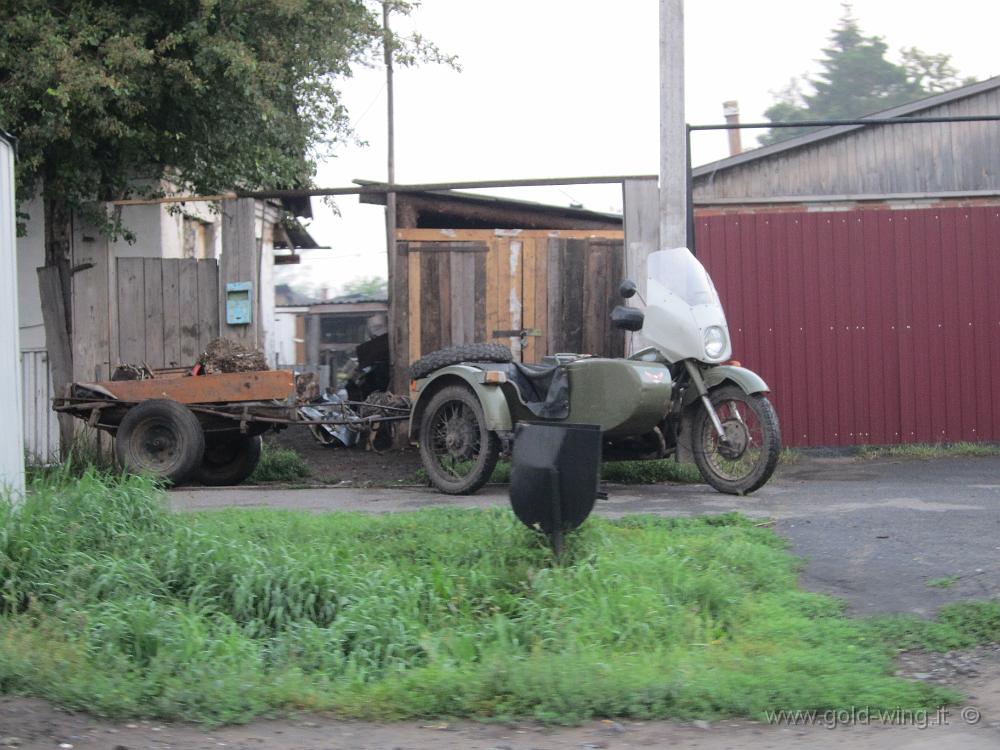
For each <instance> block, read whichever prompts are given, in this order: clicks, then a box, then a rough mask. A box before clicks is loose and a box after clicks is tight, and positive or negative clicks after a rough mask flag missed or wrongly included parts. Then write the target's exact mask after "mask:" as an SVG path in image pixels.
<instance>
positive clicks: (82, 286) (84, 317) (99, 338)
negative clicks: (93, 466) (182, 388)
mask: <svg viewBox="0 0 1000 750" xmlns="http://www.w3.org/2000/svg"><path fill="white" fill-rule="evenodd" d="M70 258H71V263H72V267H73V269H74V272H73V274H72V277H71V283H72V289H73V318H72V320H73V328H72V347H73V380H74V381H76V382H81V381H83V382H87V381H92V380H107V379H108V378H110V377H111V370H112V368H113V367H114V365H115V364H117V363H113V362H112V361H111V335H112V334H111V331H112V321H111V310H112V301H111V279H112V276H113V269H112V267H113V265H114V264H113V261H112V250H111V242H110V241H109V239H108V237H107V235H106V234H104V233H103V232H102V230H101V228H100V227H98V226H95V225H92V224H88V223H87V222H85V221H84V220H83V219H82V218H81V217H80V216H79V215H77V216H76V217H74V221H73V233H72V242H71V246H70ZM136 314H137V315H142V314H143V311H140V310H137V311H136ZM115 327H116V328H117V326H115ZM115 348H116V349H117V347H115ZM74 427H75V432H74V437H73V442H74V444H79V443H80V441H81V440H82V441H83V443H84V445H86V446H89V448H90V449H93V450H95V451H96V453H97V456H98V457H103V456H109V455H110V450H111V440H110V438H109V437H107V436H106V435H104V434H103V433H99V432H98V431H97V430H94V429H92V428H89V427H87V426H85V425H83V424H82V423H80V422H77V423H76V424H75V425H74Z"/></svg>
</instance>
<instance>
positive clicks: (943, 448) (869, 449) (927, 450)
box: [857, 443, 1000, 461]
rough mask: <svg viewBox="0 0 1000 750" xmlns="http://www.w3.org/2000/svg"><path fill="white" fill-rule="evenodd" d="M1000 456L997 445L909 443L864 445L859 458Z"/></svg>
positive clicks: (926, 458) (999, 449)
mask: <svg viewBox="0 0 1000 750" xmlns="http://www.w3.org/2000/svg"><path fill="white" fill-rule="evenodd" d="M998 455H1000V445H998V444H996V443H933V444H928V443H907V444H903V445H862V446H859V448H858V452H857V456H858V458H859V459H861V460H865V461H869V460H872V459H876V458H915V459H923V460H929V459H934V458H956V457H967V456H971V457H980V456H998Z"/></svg>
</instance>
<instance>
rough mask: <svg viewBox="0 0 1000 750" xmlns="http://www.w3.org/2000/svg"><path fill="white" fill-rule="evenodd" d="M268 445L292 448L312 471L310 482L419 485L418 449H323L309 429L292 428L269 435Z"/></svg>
mask: <svg viewBox="0 0 1000 750" xmlns="http://www.w3.org/2000/svg"><path fill="white" fill-rule="evenodd" d="M264 441H265V443H268V444H270V445H277V446H281V447H283V448H292V449H293V450H295V451H296V452H297V453H298V454H299V455H301V456H302V458H304V459H305V460H306V463H308V464H309V467H310V468H311V469H312V476H311V477H310V478H309V479H310V481H314V482H317V483H319V484H344V485H351V486H355V487H368V486H372V485H377V486H379V487H384V486H392V485H413V484H416V483H417V479H416V474H417V469H419V468H420V452H419V451H418V450H417V449H416V448H406V449H404V450H392V451H386V452H385V453H375V452H374V451H367V450H365V449H364V448H361V447H355V448H332V447H330V446H328V445H322V444H321V443H320V442H319V441H317V440H316V438H314V437H313V436H312V433H311V432H310V431H309V429H308V428H306V427H289V428H288V429H286V430H282V431H281V432H269V433H267V434H266V435H265V436H264Z"/></svg>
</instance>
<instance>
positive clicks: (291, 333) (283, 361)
mask: <svg viewBox="0 0 1000 750" xmlns="http://www.w3.org/2000/svg"><path fill="white" fill-rule="evenodd" d="M308 309H309V308H308V307H276V308H275V309H274V350H273V351H271V352H268V359H269V360H270V363H271V365H272V366H273V365H274V364H275V362H277V363H278V364H279V365H280V366H281V367H285V366H287V365H290V364H295V365H299V364H302V363H301V362H298V361H296V359H295V344H296V343H297V342H296V340H295V321H296V320H297V319H298V317H299V315H302V314H304V313H305V312H306V311H307V310H308Z"/></svg>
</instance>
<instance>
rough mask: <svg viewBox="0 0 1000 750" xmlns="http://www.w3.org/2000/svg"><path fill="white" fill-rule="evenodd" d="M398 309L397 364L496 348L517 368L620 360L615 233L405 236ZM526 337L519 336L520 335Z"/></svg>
mask: <svg viewBox="0 0 1000 750" xmlns="http://www.w3.org/2000/svg"><path fill="white" fill-rule="evenodd" d="M397 239H398V243H397V252H398V253H399V258H400V261H401V262H400V263H399V264H398V265H397V268H402V269H405V273H398V274H397V275H396V279H395V282H394V289H393V295H394V302H395V304H397V305H398V306H399V309H401V310H404V311H406V317H405V318H404V320H405V321H406V322H405V324H404V325H402V326H399V327H398V329H397V330H396V331H395V332H394V335H395V336H396V342H395V344H396V346H395V351H396V352H399V353H402V357H400V356H399V355H397V359H398V360H405V361H404V362H402V363H400V362H399V361H397V363H396V365H397V367H398V366H399V365H400V364H402V367H403V368H405V367H406V365H407V364H408V363H409V362H412V361H413V360H415V359H417V358H418V357H420V356H421V355H423V354H427V353H428V352H431V351H434V350H435V349H440V348H442V347H446V346H453V345H458V344H466V343H474V342H497V343H503V344H507V345H509V346H510V348H511V351H512V353H513V354H514V358H515V360H518V361H523V362H537V361H539V360H540V359H541V358H542V357H544V356H545V355H547V354H554V353H556V352H584V353H589V354H598V355H604V356H621V354H622V353H623V352H624V347H625V339H624V335H623V334H622V332H621V331H618V330H616V329H614V328H612V326H611V320H610V312H611V309H612V308H613V307H614V305H615V304H617V299H616V295H617V288H618V284H619V282H620V281H621V279H622V274H623V272H624V251H623V233H622V232H621V231H616V230H579V231H569V230H560V231H548V230H479V229H469V230H438V229H401V230H399V232H398V233H397ZM522 331H523V332H524V335H523V336H521V335H520V334H521V332H522Z"/></svg>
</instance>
